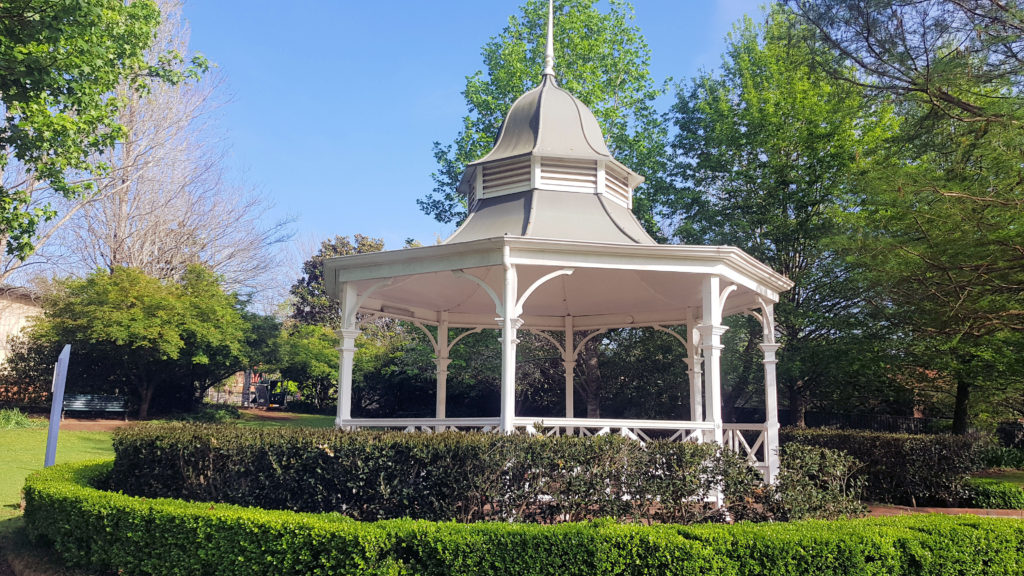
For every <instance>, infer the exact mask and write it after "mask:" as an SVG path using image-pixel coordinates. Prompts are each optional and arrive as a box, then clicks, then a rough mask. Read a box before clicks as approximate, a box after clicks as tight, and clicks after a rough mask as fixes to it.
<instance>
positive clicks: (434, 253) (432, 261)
mask: <svg viewBox="0 0 1024 576" xmlns="http://www.w3.org/2000/svg"><path fill="white" fill-rule="evenodd" d="M502 240H503V239H502V238H485V239H483V240H474V241H473V242H458V243H455V244H441V245H437V246H422V247H419V248H405V249H402V250H388V251H386V252H372V253H369V254H353V255H351V256H338V257H336V258H329V259H327V260H325V261H324V279H325V282H326V286H325V287H326V288H327V293H328V294H330V295H332V296H337V294H338V286H339V285H340V284H341V283H343V282H358V281H359V280H373V279H383V278H395V277H398V276H412V275H416V274H429V273H431V272H443V271H445V270H462V269H465V268H479V267H485V266H495V265H500V264H501V247H502V245H503V244H502Z"/></svg>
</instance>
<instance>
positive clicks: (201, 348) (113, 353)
mask: <svg viewBox="0 0 1024 576" xmlns="http://www.w3.org/2000/svg"><path fill="white" fill-rule="evenodd" d="M240 308H241V302H240V301H239V300H238V298H237V297H236V296H235V295H233V294H229V293H226V292H224V291H223V290H222V289H221V287H220V283H219V280H218V279H217V278H216V277H215V276H214V275H213V274H211V273H210V272H209V271H208V270H206V269H205V268H202V267H201V266H192V267H191V268H189V270H188V271H187V272H186V273H185V275H184V277H183V278H182V279H181V280H180V281H178V282H172V281H160V280H158V279H156V278H153V277H150V276H147V275H146V274H144V273H142V272H141V271H139V270H135V269H131V268H121V267H116V268H114V269H113V270H111V271H109V272H107V271H97V272H94V273H92V274H90V275H89V276H87V277H85V278H84V279H81V280H67V281H64V282H61V283H60V284H59V285H58V287H57V290H55V292H54V293H53V294H52V295H50V296H49V297H48V298H47V299H46V300H45V301H44V304H43V311H44V314H43V315H42V316H39V317H36V318H35V320H34V323H33V324H32V326H31V328H30V329H29V331H28V334H27V336H28V339H29V340H30V342H31V343H32V344H33V345H35V346H39V347H42V348H44V349H52V350H59V347H60V346H62V345H64V344H71V350H72V362H71V370H73V374H72V376H73V379H72V381H74V382H77V383H79V384H77V385H82V386H85V387H89V386H92V387H98V388H100V389H103V390H106V391H112V390H118V391H120V392H121V393H124V394H128V395H130V396H131V397H132V399H133V402H134V403H135V405H136V406H138V409H139V417H140V418H145V417H146V416H147V414H148V413H149V408H150V404H151V402H152V401H153V400H154V397H156V398H158V399H159V402H160V404H161V408H163V409H188V408H190V407H191V405H192V403H193V402H194V400H195V399H196V398H198V397H200V396H201V395H202V393H203V392H205V391H206V390H207V389H208V388H210V387H211V386H213V385H214V384H216V383H218V382H220V381H221V380H223V379H224V378H226V377H227V376H229V375H231V374H233V373H234V372H236V371H238V370H241V369H243V368H244V367H245V366H246V364H247V363H248V362H249V351H250V344H251V343H250V340H249V331H250V329H249V328H250V327H249V325H248V323H247V322H246V320H245V318H244V317H243V315H242V314H241V311H240ZM55 357H56V355H55V354H54V355H53V356H52V357H51V361H52V358H55Z"/></svg>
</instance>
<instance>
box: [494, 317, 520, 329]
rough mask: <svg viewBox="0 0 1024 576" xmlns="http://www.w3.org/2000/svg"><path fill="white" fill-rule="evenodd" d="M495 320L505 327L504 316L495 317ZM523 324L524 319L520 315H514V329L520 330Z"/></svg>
mask: <svg viewBox="0 0 1024 576" xmlns="http://www.w3.org/2000/svg"><path fill="white" fill-rule="evenodd" d="M494 321H495V322H497V323H498V326H501V327H502V328H504V327H505V318H504V317H499V318H495V319H494ZM522 326H523V319H522V318H520V317H518V316H513V317H512V329H513V330H519V329H520V328H522Z"/></svg>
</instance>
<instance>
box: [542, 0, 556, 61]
mask: <svg viewBox="0 0 1024 576" xmlns="http://www.w3.org/2000/svg"><path fill="white" fill-rule="evenodd" d="M554 21H555V0H548V47H547V50H546V51H545V52H544V76H551V77H552V78H554V76H555V25H554Z"/></svg>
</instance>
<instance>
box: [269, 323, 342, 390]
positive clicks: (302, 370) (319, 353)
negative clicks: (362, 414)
mask: <svg viewBox="0 0 1024 576" xmlns="http://www.w3.org/2000/svg"><path fill="white" fill-rule="evenodd" d="M338 344H339V342H338V336H337V335H336V334H335V333H334V331H333V330H331V329H330V328H328V327H327V326H311V325H296V326H293V327H292V328H291V329H290V330H285V331H284V332H282V334H281V339H280V344H279V347H280V351H281V358H280V363H279V366H280V372H281V377H282V378H284V379H286V380H292V381H294V382H296V383H297V384H298V386H299V392H300V393H301V394H302V399H303V400H304V401H306V402H311V403H312V404H313V406H314V407H315V408H323V407H324V406H327V404H328V403H330V402H331V401H336V400H337V388H338Z"/></svg>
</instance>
